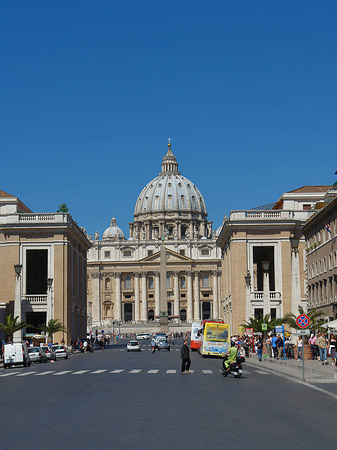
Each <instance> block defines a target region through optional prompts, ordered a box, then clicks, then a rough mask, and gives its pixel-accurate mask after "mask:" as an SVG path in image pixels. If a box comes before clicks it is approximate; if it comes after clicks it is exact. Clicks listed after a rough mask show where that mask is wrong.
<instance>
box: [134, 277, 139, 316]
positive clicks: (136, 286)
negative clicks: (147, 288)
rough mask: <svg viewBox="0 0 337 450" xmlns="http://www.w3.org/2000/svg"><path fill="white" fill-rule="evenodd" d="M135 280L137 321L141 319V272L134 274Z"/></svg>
mask: <svg viewBox="0 0 337 450" xmlns="http://www.w3.org/2000/svg"><path fill="white" fill-rule="evenodd" d="M133 282H134V286H135V321H136V322H139V321H140V297H139V273H137V272H136V273H135V274H134V275H133Z"/></svg>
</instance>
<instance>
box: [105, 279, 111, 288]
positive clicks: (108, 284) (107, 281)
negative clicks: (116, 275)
mask: <svg viewBox="0 0 337 450" xmlns="http://www.w3.org/2000/svg"><path fill="white" fill-rule="evenodd" d="M105 289H106V290H108V289H111V281H110V278H106V279H105Z"/></svg>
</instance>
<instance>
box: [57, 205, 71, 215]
mask: <svg viewBox="0 0 337 450" xmlns="http://www.w3.org/2000/svg"><path fill="white" fill-rule="evenodd" d="M68 211H69V208H68V206H67V205H66V204H65V203H61V204H60V205H59V209H58V210H57V212H62V213H67V212H68Z"/></svg>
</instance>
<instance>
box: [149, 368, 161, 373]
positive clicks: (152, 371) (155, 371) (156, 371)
mask: <svg viewBox="0 0 337 450" xmlns="http://www.w3.org/2000/svg"><path fill="white" fill-rule="evenodd" d="M158 372H159V370H157V369H154V370H149V371H148V372H147V373H158Z"/></svg>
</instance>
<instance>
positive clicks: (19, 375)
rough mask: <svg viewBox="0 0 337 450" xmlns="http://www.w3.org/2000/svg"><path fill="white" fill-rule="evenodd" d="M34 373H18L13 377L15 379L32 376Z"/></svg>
mask: <svg viewBox="0 0 337 450" xmlns="http://www.w3.org/2000/svg"><path fill="white" fill-rule="evenodd" d="M33 373H36V372H35V371H34V372H25V373H19V374H18V375H15V376H16V377H26V376H27V375H33Z"/></svg>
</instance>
